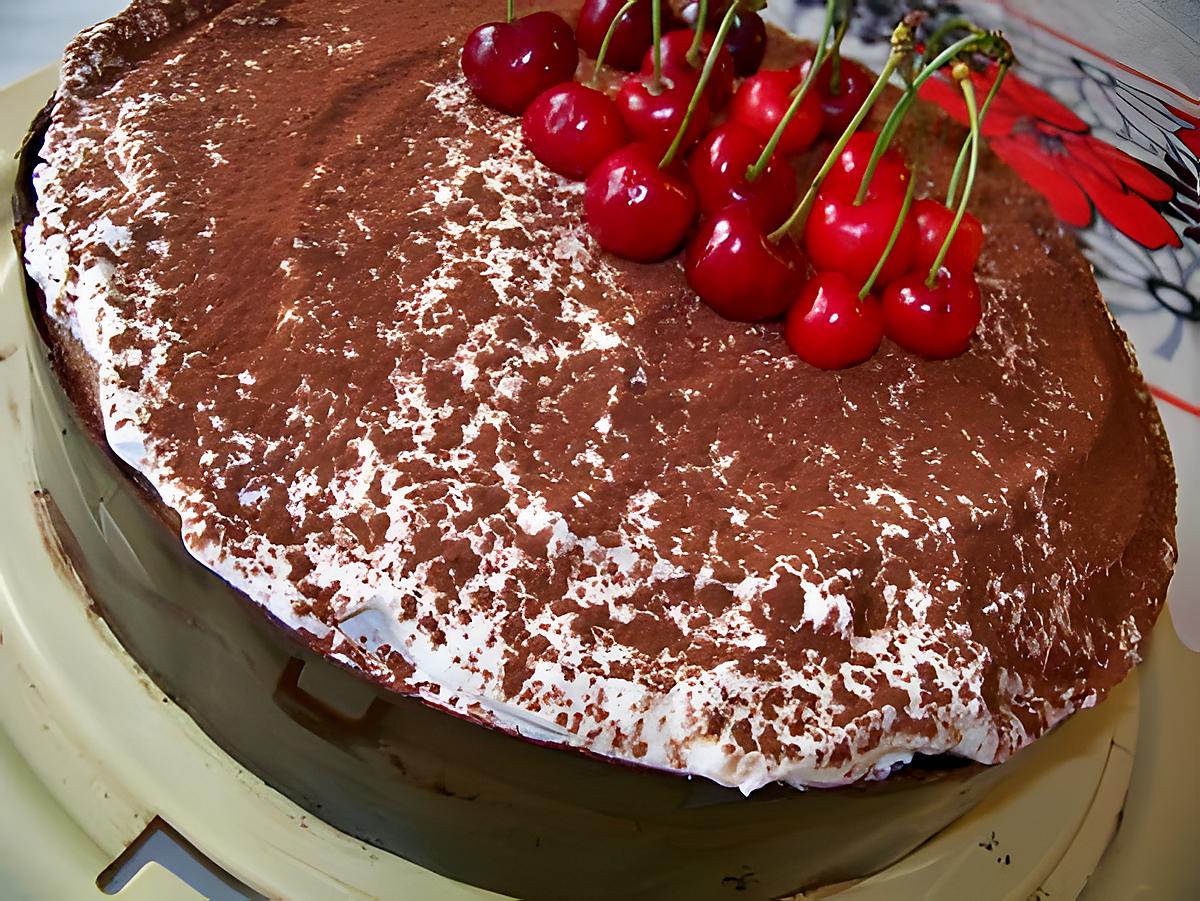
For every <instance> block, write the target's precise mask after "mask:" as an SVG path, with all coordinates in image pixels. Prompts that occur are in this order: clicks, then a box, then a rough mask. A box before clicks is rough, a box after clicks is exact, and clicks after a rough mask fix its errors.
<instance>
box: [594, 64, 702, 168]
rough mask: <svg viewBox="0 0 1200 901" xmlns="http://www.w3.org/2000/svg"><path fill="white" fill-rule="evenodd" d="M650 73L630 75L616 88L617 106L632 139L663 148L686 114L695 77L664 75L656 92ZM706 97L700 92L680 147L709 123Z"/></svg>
mask: <svg viewBox="0 0 1200 901" xmlns="http://www.w3.org/2000/svg"><path fill="white" fill-rule="evenodd" d="M653 79H654V76H653V75H648V76H647V75H631V76H630V77H629V78H626V79H625V82H624V83H623V84H622V85H621V90H620V91H618V92H617V107H618V108H619V109H620V111H621V118H622V119H624V120H625V126H626V128H628V129H629V133H630V134H631V135H632V136H633V139H634V140H635V141H645V142H648V143H651V144H653V145H654V146H656V147H658V148H659V150H660V153H661V152H662V151H665V150H666V149H667V147H668V146H669V145H670V144H671V142H672V141H673V140H674V139H675V134H676V132H678V131H679V126H680V125H681V124H682V123H683V117H684V116H685V115H686V114H687V108H688V104H689V103H690V102H691V99H692V92H693V91H694V90H695V89H696V81H695V79H693V78H689V77H686V76H681V75H673V76H666V75H664V76H663V79H662V85H661V87H660V89H659V91H658V93H655V92H654V89H653ZM709 116H710V112H709V107H708V100H707V99H706V98H705V96H704V95H701V96H700V99H699V101H698V102H697V105H696V111H695V112H694V113H693V114H692V120H691V122H689V123H688V129H687V132H686V133H685V134H684V138H683V143H682V144H681V145H680V149H681V150H686V149H687V148H688V147H691V146H692V145H693V144H695V143H696V141H698V140H699V139H700V136H701V135H702V134H704V129H705V128H706V127H707V126H708V119H709Z"/></svg>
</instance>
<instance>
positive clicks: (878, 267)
mask: <svg viewBox="0 0 1200 901" xmlns="http://www.w3.org/2000/svg"><path fill="white" fill-rule="evenodd" d="M916 188H917V180H916V179H915V178H910V179H909V180H908V187H907V188H905V189H904V202H903V203H902V204H900V215H899V216H897V217H896V224H895V225H893V226H892V234H891V235H890V236H889V237H888V242H887V246H886V247H884V248H883V254H882V255H881V256H880V257H879V262H878V263H876V264H875V268H874V269H873V270H871V275H870V277H869V278H868V279H867V282H866V284H865V285H863V286H862V290H861V291H859V292H858V299H859V300H863V299H865V298H866V296H867V295H868V294H870V293H871V289H872V288H874V287H875V282H876V280H877V279H878V278H879V273H881V272H883V267H884V266H885V265H886V264H887V261H888V257H889V256H891V254H892V248H893V247H895V246H896V241H897V240H899V238H900V229H901V228H902V227H903V225H904V220H905V219H907V218H908V208H909V207H910V206H912V199H913V193H914V192H915V191H916Z"/></svg>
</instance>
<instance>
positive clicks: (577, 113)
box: [521, 81, 626, 179]
mask: <svg viewBox="0 0 1200 901" xmlns="http://www.w3.org/2000/svg"><path fill="white" fill-rule="evenodd" d="M521 131H522V133H523V134H524V137H525V146H526V147H528V148H529V149H530V150H531V151H533V155H534V156H536V157H537V158H538V159H539V160H541V161H542V162H543V163H544V164H545V165H546V166H547V167H548V168H550V169H552V170H553V171H555V172H557V173H558V174H559V175H565V176H566V177H567V178H576V179H579V178H586V177H587V176H588V173H590V172H591V171H592V170H593V169H595V168H596V166H597V165H599V164H600V161H601V160H603V159H604V158H605V157H606V156H608V155H609V154H610V153H612V152H613V151H614V150H616V149H617V148H618V147H621V146H622V145H623V144H625V140H626V134H625V123H624V122H623V121H622V120H621V111H620V110H619V109H617V105H616V103H614V102H613V100H612V98H611V97H609V96H608V95H607V94H603V93H601V92H600V91H597V90H596V89H595V88H589V87H588V86H586V85H582V84H578V83H576V82H574V81H569V82H567V83H566V84H560V85H556V86H555V87H552V88H550V90H548V91H544V92H543V93H541V94H539V95H538V97H537V99H536V100H534V101H533V103H531V104H529V109H527V110H525V116H524V118H523V119H522V120H521Z"/></svg>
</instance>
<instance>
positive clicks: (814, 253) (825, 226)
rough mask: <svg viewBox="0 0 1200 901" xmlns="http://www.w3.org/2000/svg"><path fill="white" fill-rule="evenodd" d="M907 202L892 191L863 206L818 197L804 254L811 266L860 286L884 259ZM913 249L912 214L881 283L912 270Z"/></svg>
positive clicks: (824, 195)
mask: <svg viewBox="0 0 1200 901" xmlns="http://www.w3.org/2000/svg"><path fill="white" fill-rule="evenodd" d="M903 203H904V198H903V196H900V195H896V194H894V193H891V192H888V193H886V194H882V195H880V194H875V193H874V192H872V193H871V194H870V195H868V197H867V199H866V200H865V201H864V202H863V203H862V204H861V205H859V206H855V205H854V202H853V201H852V200H847V199H845V198H843V197H840V196H838V195H836V194H827V193H825V192H821V193H820V194H818V195H817V201H816V203H815V204H814V205H813V209H812V212H811V213H810V214H809V216H808V222H807V223H806V224H805V227H804V250H805V252H806V253H807V254H808V258H809V259H810V260H812V264H813V266H815V267H816V268H817V269H818V270H820V271H826V270H832V271H836V272H841V273H844V274H845V275H846V276H847V277H848V278H849V279H850V281H851V282H853V283H854V284H855V285H857V286H859V287H861V286H862V285H863V284H865V283H866V281H867V279H868V278H869V277H870V275H871V273H872V272H873V271H874V270H875V264H876V263H878V262H879V258H880V257H881V256H882V255H883V251H884V249H885V248H886V247H887V243H888V240H889V239H890V238H891V235H892V229H893V228H894V227H895V225H896V219H897V218H898V217H899V215H900V211H901V209H902V207H903ZM915 245H916V226H915V225H914V224H913V220H912V216H911V215H909V216H906V217H905V221H904V224H903V225H902V226H901V228H900V235H899V236H898V237H897V239H896V243H895V245H894V246H893V247H892V251H891V253H890V254H888V258H887V262H886V263H885V264H884V267H883V270H882V272H881V273H880V275H879V278H880V280H881V284H887V283H888V282H889V281H891V280H892V279H894V278H897V277H898V276H899V275H901V273H904V272H907V271H908V269H909V266H910V265H911V263H912V260H913V252H914V248H915Z"/></svg>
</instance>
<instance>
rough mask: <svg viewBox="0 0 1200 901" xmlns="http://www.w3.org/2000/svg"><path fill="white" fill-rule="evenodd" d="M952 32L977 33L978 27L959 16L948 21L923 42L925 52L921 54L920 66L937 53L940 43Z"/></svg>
mask: <svg viewBox="0 0 1200 901" xmlns="http://www.w3.org/2000/svg"><path fill="white" fill-rule="evenodd" d="M952 31H970V32H972V33H975V32H978V31H979V26H978V25H976V24H975V23H974V22H972V21H970V20H969V19H964V18H962V17H961V16H960V17H959V18H956V19H948V20H946V21H945V22H943V23H942V24H941V25H939V26H938V27H937V29H935V30H934V32H933V34H931V35H930V36H929V40H927V41H926V42H925V52H924V53H923V54H922V58H921V64H922V66H923V65H924V64H925V61H926V60H928V59H930V58H931V57H932V56H933V54H934V53H937V52H938V48H939V47H941V46H942V41H944V40H945V39H946V35H948V34H949V33H950V32H952Z"/></svg>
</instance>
